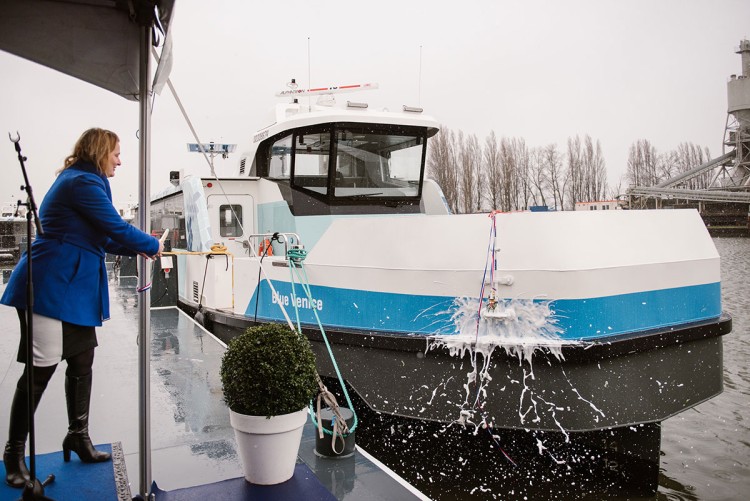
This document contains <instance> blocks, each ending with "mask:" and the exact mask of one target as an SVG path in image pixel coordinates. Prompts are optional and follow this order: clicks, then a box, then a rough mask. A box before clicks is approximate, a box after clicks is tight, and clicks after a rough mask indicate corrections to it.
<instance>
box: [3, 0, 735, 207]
mask: <svg viewBox="0 0 750 501" xmlns="http://www.w3.org/2000/svg"><path fill="white" fill-rule="evenodd" d="M176 4H177V5H176V12H175V16H174V19H173V24H172V35H173V37H174V58H175V59H174V67H173V71H172V76H171V79H172V82H173V84H174V85H175V87H176V89H177V92H178V94H179V96H180V99H181V100H182V102H183V105H184V106H185V107H186V109H187V111H188V114H189V115H190V118H191V120H192V121H193V124H194V125H195V127H196V129H197V131H198V134H199V135H200V136H201V140H202V141H203V142H208V141H216V142H226V143H236V144H238V153H239V151H241V150H243V149H244V147H245V146H247V145H249V140H250V138H251V137H252V135H253V133H254V132H255V131H256V130H257V129H258V128H260V127H262V126H264V125H266V124H267V123H268V120H267V119H266V116H267V114H268V112H269V110H270V108H271V107H272V106H273V105H274V104H275V103H277V102H279V99H278V98H275V97H274V93H275V92H277V91H280V90H284V89H285V88H286V87H285V84H286V82H287V81H289V79H290V78H293V77H294V78H296V79H297V81H298V82H300V84H301V87H307V86H308V38H309V39H310V42H309V44H310V60H309V62H310V75H311V79H310V82H309V83H310V84H311V85H312V86H313V87H316V86H327V85H343V84H352V83H365V82H371V83H378V84H379V85H380V88H379V89H378V90H375V91H368V92H365V93H362V94H360V95H357V97H356V100H358V101H366V102H369V103H370V106H371V107H375V108H382V107H387V108H390V109H392V110H396V109H399V108H400V107H401V105H404V104H407V105H417V104H419V105H421V106H422V107H423V108H424V109H425V113H426V114H429V115H432V116H433V117H435V118H436V119H437V120H438V121H439V122H440V123H441V124H443V125H444V126H445V127H448V128H450V129H452V130H461V131H463V132H464V133H466V134H476V135H477V136H478V138H479V139H480V142H483V141H484V139H485V138H486V136H487V135H488V134H489V132H490V131H491V130H494V131H495V133H496V134H497V135H498V136H499V137H501V136H507V137H521V138H524V139H525V140H526V143H527V145H529V146H545V145H547V144H550V143H557V144H558V146H559V147H560V149H561V150H564V149H565V144H566V140H567V138H568V137H571V136H575V135H576V134H579V135H585V134H589V135H591V136H592V138H594V139H595V140H597V139H598V140H599V141H600V142H601V146H602V149H603V152H604V157H605V161H606V166H607V170H608V173H609V180H610V183H611V184H617V183H618V181H619V179H620V178H621V176H622V175H623V174H624V172H625V163H626V160H627V154H628V148H629V146H630V145H631V144H632V143H633V142H634V141H636V140H637V139H640V138H645V139H648V140H650V141H651V143H652V144H653V145H654V146H655V147H656V149H657V150H658V151H668V150H671V149H674V148H676V147H677V145H678V144H679V143H680V142H683V141H690V142H693V143H695V144H698V145H700V146H704V147H708V148H709V149H710V151H711V155H712V156H718V155H719V154H721V147H722V145H721V143H722V138H723V133H724V126H725V123H726V109H727V101H726V82H727V80H728V78H729V75H731V74H733V73H740V72H741V69H740V57H739V55H737V54H735V53H734V49H735V47H736V46H737V45H739V41H740V40H741V39H743V38H748V37H749V36H750V1H747V0H627V1H625V0H617V1H614V0H578V1H559V0H537V1H513V2H509V1H499V0H481V1H471V0H469V1H464V2H443V1H435V0H431V1H423V0H406V1H405V0H400V1H393V0H379V1H377V2H357V1H352V0H349V1H325V0H319V1H317V2H310V1H300V0H285V1H284V2H246V1H240V0H234V1H229V0H224V1H212V2H205V1H199V0H177V1H176ZM420 46H421V85H420ZM92 126H97V127H104V128H108V129H112V130H114V131H115V132H117V133H118V134H119V135H120V137H121V140H122V144H121V146H122V157H121V158H122V161H123V165H122V167H120V168H119V169H118V171H117V175H116V177H115V178H114V179H113V180H112V187H113V194H114V198H115V203H116V204H123V203H127V202H128V201H133V202H135V201H137V198H138V188H137V170H138V144H137V139H136V131H137V128H138V105H137V104H136V103H134V102H131V101H127V100H125V99H123V98H120V97H118V96H116V95H114V94H111V93H109V92H107V91H104V90H101V89H99V88H97V87H94V86H92V85H90V84H86V83H83V82H81V81H78V80H75V79H73V78H72V77H68V76H66V75H62V74H60V73H58V72H56V71H54V70H50V69H47V68H43V67H41V66H39V65H37V64H35V63H31V62H28V61H25V60H22V59H20V58H18V57H16V56H13V55H10V54H8V53H5V52H1V51H0V134H2V135H1V136H0V169H2V178H1V179H2V182H0V202H3V203H5V202H8V201H11V200H15V199H16V198H18V197H20V196H21V195H22V193H21V192H20V190H19V186H20V185H21V184H22V182H21V180H22V178H21V174H20V169H19V167H18V161H17V159H16V154H15V151H14V149H13V145H12V144H11V143H10V142H9V141H8V140H7V132H14V133H15V131H16V130H17V131H19V132H20V134H21V146H22V147H23V152H24V154H25V155H26V156H27V157H28V161H27V168H28V170H29V173H30V177H31V183H32V186H33V188H34V193H35V194H36V195H37V198H38V201H41V198H42V196H43V194H44V193H45V192H46V191H47V189H48V188H49V186H50V185H51V183H52V181H53V180H54V171H55V170H56V169H57V168H59V167H60V166H61V164H62V161H63V159H64V158H65V156H67V155H68V154H69V153H70V151H71V150H72V146H73V144H74V142H75V140H76V139H77V138H78V136H79V135H80V133H81V132H82V131H83V130H85V129H87V128H89V127H92ZM152 128H153V139H152V157H151V161H152V163H151V166H152V180H151V186H152V191H158V190H159V188H161V187H163V186H166V185H167V184H168V172H169V171H170V170H179V169H184V170H185V171H186V172H188V173H200V174H202V175H208V167H207V166H206V163H205V161H204V160H203V158H202V157H201V156H200V155H198V154H191V153H187V148H186V143H188V142H192V141H193V139H192V136H191V134H190V131H189V129H188V127H187V125H186V124H185V122H184V120H183V119H182V117H181V115H180V113H179V110H178V108H177V106H176V104H175V102H174V99H173V98H172V96H171V94H170V93H169V91H168V90H166V89H165V91H164V92H163V93H162V95H161V96H158V97H157V98H156V101H155V106H154V111H153V116H152ZM238 161H239V154H235V155H233V156H232V157H230V159H229V160H221V159H217V160H216V167H217V172H218V173H219V175H232V174H234V173H235V172H236V168H237V162H238ZM623 187H624V186H623Z"/></svg>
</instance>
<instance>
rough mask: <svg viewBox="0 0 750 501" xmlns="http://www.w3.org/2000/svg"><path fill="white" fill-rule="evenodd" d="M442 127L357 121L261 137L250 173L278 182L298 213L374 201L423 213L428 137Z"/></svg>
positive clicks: (335, 210)
mask: <svg viewBox="0 0 750 501" xmlns="http://www.w3.org/2000/svg"><path fill="white" fill-rule="evenodd" d="M436 132H437V129H435V128H429V127H419V126H411V125H393V124H372V123H355V122H349V123H346V122H344V123H342V122H336V123H326V124H318V125H312V126H309V127H299V128H295V129H292V130H286V131H282V132H279V133H277V134H275V135H273V136H271V137H269V138H267V139H265V140H264V141H263V142H261V144H260V145H259V146H258V149H257V151H256V154H255V159H254V162H253V168H252V170H251V172H250V175H255V176H258V177H261V178H265V179H268V180H271V181H273V182H275V183H277V184H278V185H279V187H280V189H281V192H282V195H283V196H284V198H285V199H286V200H287V202H289V206H290V209H291V210H292V212H293V213H294V214H295V215H313V214H331V213H346V212H348V210H347V207H350V208H351V207H357V212H358V213H362V209H363V208H364V206H368V205H369V206H373V207H380V208H384V207H385V208H387V207H390V208H399V209H400V210H398V212H418V211H419V202H420V198H421V196H422V182H423V179H424V170H425V159H426V157H427V139H428V138H429V137H430V136H432V135H434V134H435V133H436ZM378 212H380V211H378Z"/></svg>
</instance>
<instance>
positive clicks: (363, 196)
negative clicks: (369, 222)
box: [339, 193, 383, 198]
mask: <svg viewBox="0 0 750 501" xmlns="http://www.w3.org/2000/svg"><path fill="white" fill-rule="evenodd" d="M382 194H383V193H360V194H359V195H344V196H342V197H339V198H369V197H376V196H378V195H382Z"/></svg>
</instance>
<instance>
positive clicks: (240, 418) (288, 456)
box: [229, 409, 307, 485]
mask: <svg viewBox="0 0 750 501" xmlns="http://www.w3.org/2000/svg"><path fill="white" fill-rule="evenodd" d="M306 421H307V409H302V410H299V411H297V412H292V413H291V414H282V415H280V416H273V417H271V418H270V419H268V418H266V417H265V416H247V415H245V414H238V413H236V412H234V411H233V410H231V409H230V410H229V422H230V423H231V424H232V428H234V436H235V438H236V439H237V447H238V448H239V452H240V459H241V460H242V466H243V469H244V470H245V480H247V481H248V482H252V483H253V484H260V485H272V484H280V483H281V482H286V481H287V480H289V479H290V478H292V475H294V466H295V464H296V462H297V453H298V452H299V445H300V442H301V440H302V428H303V427H304V426H305V422H306Z"/></svg>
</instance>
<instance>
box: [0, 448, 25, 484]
mask: <svg viewBox="0 0 750 501" xmlns="http://www.w3.org/2000/svg"><path fill="white" fill-rule="evenodd" d="M3 464H4V465H5V482H6V483H7V484H8V485H10V486H11V487H15V488H16V489H20V488H22V487H24V486H25V485H26V482H28V481H29V479H30V478H31V475H30V474H29V470H28V468H26V440H24V441H23V442H21V441H19V440H8V442H6V444H5V452H3Z"/></svg>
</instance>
